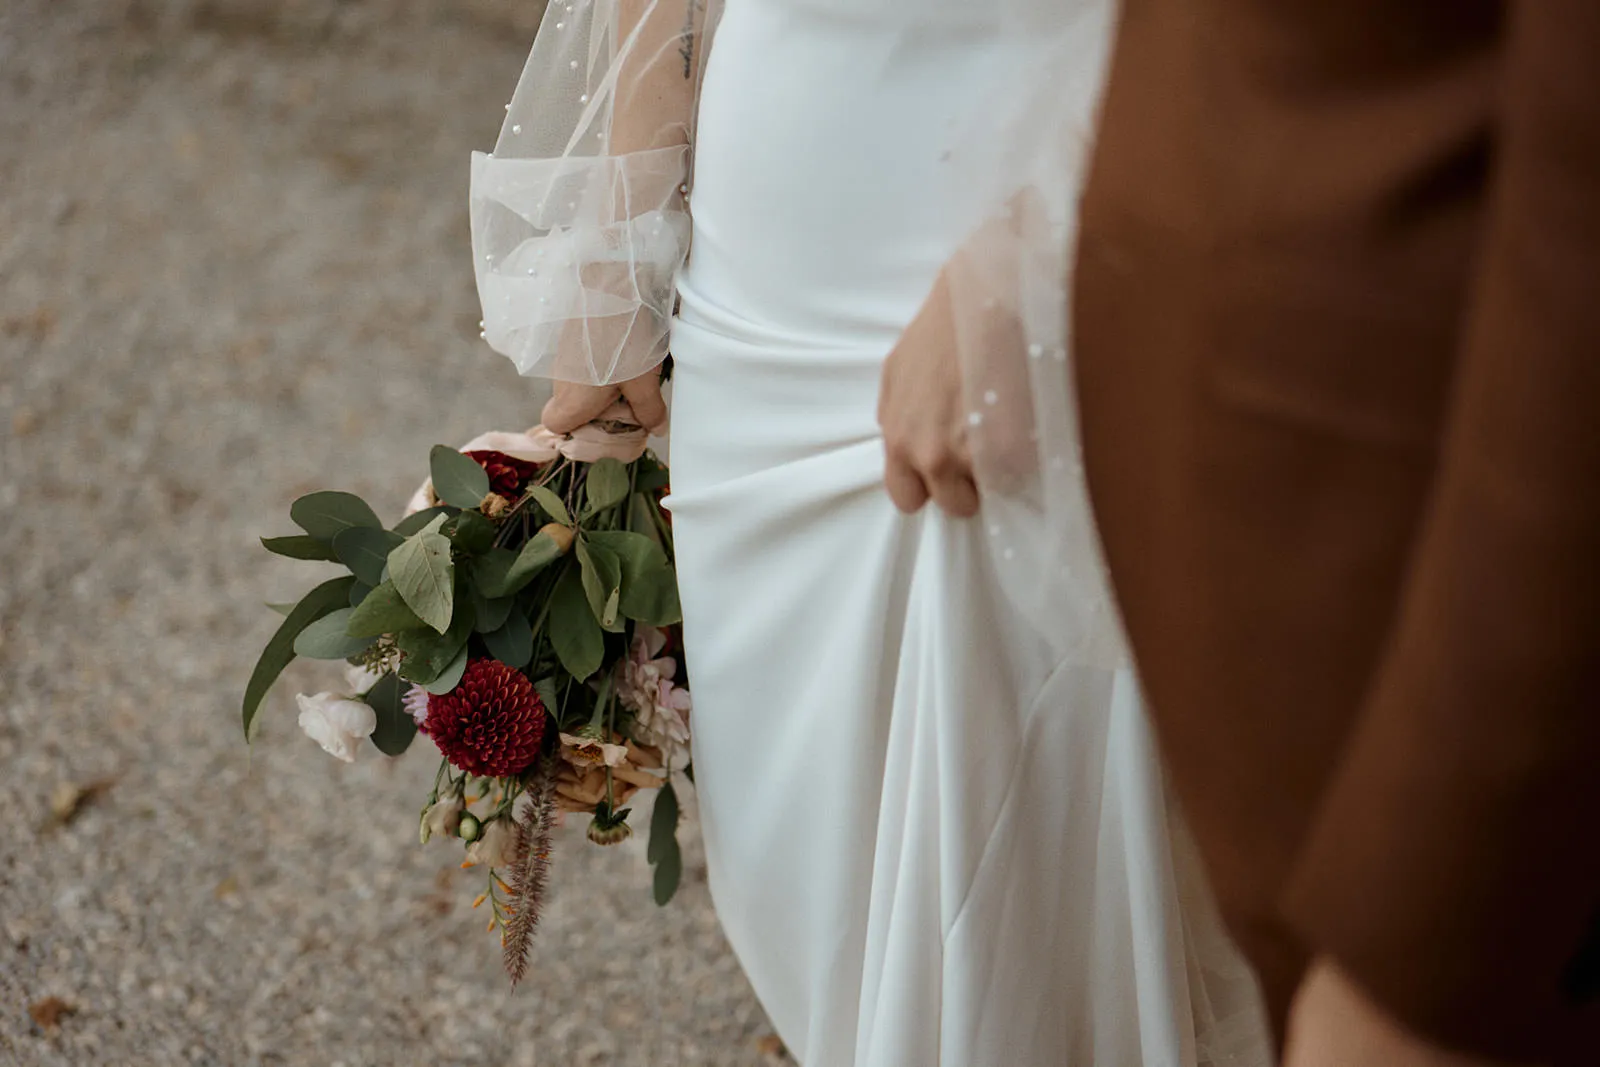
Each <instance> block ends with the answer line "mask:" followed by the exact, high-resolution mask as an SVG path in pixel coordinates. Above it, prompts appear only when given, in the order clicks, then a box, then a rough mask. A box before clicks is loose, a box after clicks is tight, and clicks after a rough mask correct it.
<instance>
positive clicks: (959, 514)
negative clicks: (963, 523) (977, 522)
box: [931, 473, 978, 519]
mask: <svg viewBox="0 0 1600 1067" xmlns="http://www.w3.org/2000/svg"><path fill="white" fill-rule="evenodd" d="M931 489H932V492H933V502H934V503H935V504H938V505H939V507H940V508H942V509H943V510H944V513H945V514H946V515H949V516H951V517H952V518H957V519H970V518H972V517H973V516H974V515H976V514H977V513H978V486H977V483H975V482H974V481H973V480H972V476H971V475H970V474H961V473H956V474H948V475H945V476H944V477H941V478H938V479H936V480H935V481H934V482H933V484H932V486H931Z"/></svg>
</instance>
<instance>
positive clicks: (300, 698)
mask: <svg viewBox="0 0 1600 1067" xmlns="http://www.w3.org/2000/svg"><path fill="white" fill-rule="evenodd" d="M294 699H295V701H296V702H297V703H298V704H299V705H300V729H302V730H304V731H305V732H306V736H307V737H310V738H311V740H313V741H315V742H316V743H317V744H319V745H321V746H322V749H323V751H324V752H327V753H328V754H329V755H330V756H337V757H338V758H339V759H342V760H344V761H345V762H346V763H354V762H355V759H356V752H357V751H358V750H359V748H360V745H361V742H362V741H364V740H366V739H367V738H369V737H371V736H372V731H374V730H376V729H377V728H378V714H377V712H375V711H373V710H372V708H371V707H369V706H368V705H367V704H366V703H365V702H363V701H360V700H355V699H353V698H351V697H347V696H339V695H338V694H336V693H317V694H316V695H314V696H306V695H305V694H304V693H296V694H295V698H294Z"/></svg>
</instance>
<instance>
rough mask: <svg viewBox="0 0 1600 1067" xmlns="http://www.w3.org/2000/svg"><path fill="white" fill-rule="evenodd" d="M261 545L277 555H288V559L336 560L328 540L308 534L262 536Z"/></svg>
mask: <svg viewBox="0 0 1600 1067" xmlns="http://www.w3.org/2000/svg"><path fill="white" fill-rule="evenodd" d="M261 547H262V548H265V549H266V550H267V551H268V552H271V553H273V554H275V555H279V556H288V557H289V558H290V559H326V560H337V559H338V558H339V557H337V556H335V555H334V554H333V548H332V547H331V546H330V545H329V544H328V542H326V541H323V540H319V539H318V538H315V537H312V536H311V535H310V534H291V535H290V536H288V537H263V538H262V539H261Z"/></svg>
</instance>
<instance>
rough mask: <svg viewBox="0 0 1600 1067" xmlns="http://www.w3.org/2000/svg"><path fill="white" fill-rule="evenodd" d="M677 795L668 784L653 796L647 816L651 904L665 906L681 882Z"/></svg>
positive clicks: (669, 783)
mask: <svg viewBox="0 0 1600 1067" xmlns="http://www.w3.org/2000/svg"><path fill="white" fill-rule="evenodd" d="M679 815H680V809H679V807H678V793H677V791H676V790H675V789H673V788H672V783H671V782H668V783H667V784H666V785H664V786H662V787H661V791H660V792H659V793H658V794H656V806H655V810H654V811H652V812H651V814H650V844H649V847H648V849H647V850H646V852H645V857H646V858H647V859H648V860H649V861H650V863H651V864H652V865H653V866H654V867H655V869H656V872H655V885H654V890H655V901H656V903H657V904H658V905H663V906H664V905H665V904H666V903H667V902H668V901H669V900H671V899H672V897H673V895H674V894H676V893H677V891H678V883H679V882H681V881H682V880H683V851H682V850H681V849H680V848H679V847H678V819H679Z"/></svg>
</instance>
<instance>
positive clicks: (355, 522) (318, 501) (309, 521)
mask: <svg viewBox="0 0 1600 1067" xmlns="http://www.w3.org/2000/svg"><path fill="white" fill-rule="evenodd" d="M289 517H290V518H291V519H293V520H294V524H295V525H296V526H298V527H300V529H302V530H304V531H305V532H306V533H308V534H310V535H311V536H312V537H315V538H317V539H319V540H322V541H327V542H328V543H329V544H332V543H333V539H334V538H335V537H337V536H338V535H339V533H340V531H342V530H348V529H349V528H350V527H352V526H372V527H376V528H378V529H382V527H383V523H381V522H379V521H378V516H377V515H375V514H374V513H373V511H372V509H371V508H370V507H368V506H367V502H366V501H365V500H362V499H361V498H360V497H358V496H356V495H355V494H354V493H337V492H332V491H324V492H320V493H309V494H307V495H306V496H303V497H301V498H300V499H299V500H296V501H295V502H294V503H293V504H291V505H289Z"/></svg>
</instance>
